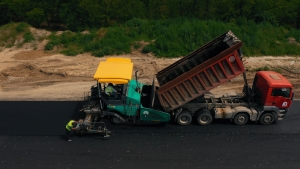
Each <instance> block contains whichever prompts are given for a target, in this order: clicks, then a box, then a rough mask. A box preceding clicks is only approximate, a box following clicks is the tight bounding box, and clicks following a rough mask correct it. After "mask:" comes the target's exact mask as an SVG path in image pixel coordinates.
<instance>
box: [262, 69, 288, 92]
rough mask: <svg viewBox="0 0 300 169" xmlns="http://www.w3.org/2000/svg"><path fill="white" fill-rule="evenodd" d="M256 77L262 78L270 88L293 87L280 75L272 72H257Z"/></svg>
mask: <svg viewBox="0 0 300 169" xmlns="http://www.w3.org/2000/svg"><path fill="white" fill-rule="evenodd" d="M257 75H260V76H262V77H263V78H264V79H265V80H266V82H267V83H268V85H269V86H270V87H289V88H292V87H293V85H292V84H291V83H290V82H289V81H288V80H287V79H286V78H285V77H284V76H282V75H281V74H280V73H277V72H274V71H259V72H257Z"/></svg>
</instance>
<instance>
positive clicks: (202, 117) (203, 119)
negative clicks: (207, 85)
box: [197, 111, 212, 126]
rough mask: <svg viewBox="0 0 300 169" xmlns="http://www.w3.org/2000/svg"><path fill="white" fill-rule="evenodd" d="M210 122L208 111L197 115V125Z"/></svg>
mask: <svg viewBox="0 0 300 169" xmlns="http://www.w3.org/2000/svg"><path fill="white" fill-rule="evenodd" d="M211 122H212V115H211V114H210V112H207V111H204V112H202V113H199V114H198V115H197V123H198V124H199V125H202V126H205V125H209V124H210V123H211Z"/></svg>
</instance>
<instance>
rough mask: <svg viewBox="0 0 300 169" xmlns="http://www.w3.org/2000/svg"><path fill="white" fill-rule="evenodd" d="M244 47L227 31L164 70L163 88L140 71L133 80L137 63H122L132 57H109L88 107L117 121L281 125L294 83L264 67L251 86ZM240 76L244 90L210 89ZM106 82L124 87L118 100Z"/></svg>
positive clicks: (160, 74)
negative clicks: (107, 91)
mask: <svg viewBox="0 0 300 169" xmlns="http://www.w3.org/2000/svg"><path fill="white" fill-rule="evenodd" d="M242 46H243V43H242V41H241V40H240V39H239V38H238V37H237V36H235V35H234V34H233V33H232V32H231V31H227V32H226V33H224V34H222V35H220V36H219V37H217V38H215V39H214V40H212V41H211V42H209V43H207V44H205V45H204V46H202V47H200V48H198V49H196V50H195V51H193V52H191V53H190V54H188V55H187V56H185V57H183V58H182V59H180V60H178V61H176V62H174V63H173V64H171V65H169V66H168V67H166V68H164V69H162V70H161V71H159V72H158V73H157V74H156V79H157V82H158V84H159V85H158V86H155V83H154V79H153V82H152V84H148V85H146V84H142V83H140V82H139V81H138V78H137V73H135V74H136V77H135V79H131V75H132V69H131V67H130V68H125V67H122V66H124V64H131V60H130V59H128V58H108V59H107V60H106V61H105V62H100V64H99V66H98V69H97V71H96V73H95V75H94V79H95V80H96V81H97V85H96V86H92V87H91V93H92V94H90V95H88V96H87V97H86V98H87V99H86V100H87V103H88V104H86V106H85V111H86V112H91V111H93V112H100V113H101V114H102V116H106V115H107V116H109V117H110V119H111V122H112V123H115V124H116V123H121V122H126V123H131V122H132V123H136V122H141V121H144V122H162V123H166V122H167V121H169V120H171V121H174V122H176V123H178V124H179V125H188V124H190V123H191V122H192V121H193V119H195V121H196V122H197V123H198V124H200V125H208V124H210V123H211V122H212V120H213V119H229V120H231V121H232V122H233V123H234V124H237V125H243V124H246V123H247V122H248V121H254V122H259V123H260V124H272V123H276V122H277V121H278V120H282V119H283V118H284V117H285V116H286V114H287V112H288V109H289V107H290V106H291V104H292V100H293V86H292V84H291V83H290V82H289V81H288V80H287V79H286V78H285V77H284V76H282V75H281V74H279V73H278V72H274V71H259V72H257V73H256V75H255V78H254V80H253V85H252V87H250V86H249V85H248V82H247V78H246V73H245V68H244V62H243V55H242ZM106 64H108V65H106ZM105 65H106V66H105ZM119 71H120V72H119ZM118 72H119V73H118ZM125 72H127V75H126V77H125V74H124V73H125ZM239 75H242V76H243V79H244V82H245V84H244V87H243V91H242V92H241V94H237V93H234V92H228V93H227V94H225V95H224V96H222V97H215V96H214V95H213V94H211V93H210V92H209V91H210V90H212V89H214V88H215V87H217V86H219V85H221V84H223V83H226V82H228V81H229V80H231V79H233V78H235V77H237V76H239ZM116 79H118V80H116ZM121 81H122V82H121ZM104 83H115V84H116V87H119V88H120V89H119V93H120V98H119V99H118V100H115V99H110V98H109V97H108V96H105V94H104V90H105V85H103V84H104ZM96 89H97V90H96ZM94 102H97V104H95V103H94ZM87 105H88V106H87ZM91 105H93V106H91ZM95 105H96V106H95Z"/></svg>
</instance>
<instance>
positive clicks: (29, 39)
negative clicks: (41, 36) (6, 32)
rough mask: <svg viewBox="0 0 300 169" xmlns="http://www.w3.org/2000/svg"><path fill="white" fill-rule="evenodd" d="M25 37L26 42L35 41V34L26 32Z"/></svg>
mask: <svg viewBox="0 0 300 169" xmlns="http://www.w3.org/2000/svg"><path fill="white" fill-rule="evenodd" d="M23 37H24V42H30V41H33V40H35V38H34V36H33V34H32V33H31V32H30V31H29V32H25V33H24V36H23Z"/></svg>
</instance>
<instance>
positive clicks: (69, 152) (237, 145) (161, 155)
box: [0, 101, 300, 169]
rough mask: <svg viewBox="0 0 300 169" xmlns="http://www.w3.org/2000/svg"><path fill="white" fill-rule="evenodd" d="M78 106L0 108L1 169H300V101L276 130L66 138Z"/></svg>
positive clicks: (117, 132)
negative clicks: (66, 126)
mask: <svg viewBox="0 0 300 169" xmlns="http://www.w3.org/2000/svg"><path fill="white" fill-rule="evenodd" d="M80 107H81V103H80V102H0V108H1V111H0V115H1V116H0V168H1V169H16V168H22V169H27V168H28V169H29V168H30V169H35V168H42V169H47V168H49V169H56V168H57V169H60V168H71V169H77V168H78V169H82V168H122V169H126V168H138V169H144V168H145V169H148V168H153V169H158V168H164V169H165V168H171V169H173V168H174V169H176V168H180V169H182V168H190V169H193V168H208V169H211V168H212V169H215V168H228V169H229V168H243V169H244V168H262V169H265V168H268V169H274V168H276V169H277V168H278V169H284V168H288V169H294V168H295V169H298V168H300V134H299V133H300V123H299V121H300V111H299V110H300V101H294V103H293V105H292V108H291V109H290V112H289V114H288V116H287V117H286V118H285V119H284V120H283V121H280V122H278V123H277V124H274V125H267V126H263V125H259V124H256V123H249V124H247V125H244V126H236V125H233V124H232V123H230V122H229V121H214V122H213V123H212V124H211V125H209V126H198V125H196V124H192V125H189V126H178V125H175V124H167V125H166V126H165V127H158V126H130V125H121V126H114V125H111V124H107V127H108V129H110V130H111V131H112V132H113V134H112V135H111V137H110V138H109V139H104V138H103V137H102V136H97V135H90V136H84V137H78V136H75V137H74V138H73V142H67V141H65V140H64V137H63V134H64V127H65V124H66V123H67V122H68V121H69V119H70V118H80V116H82V114H78V110H79V109H80Z"/></svg>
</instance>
